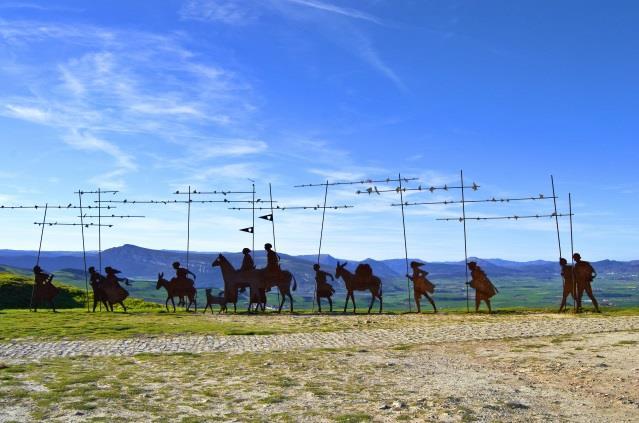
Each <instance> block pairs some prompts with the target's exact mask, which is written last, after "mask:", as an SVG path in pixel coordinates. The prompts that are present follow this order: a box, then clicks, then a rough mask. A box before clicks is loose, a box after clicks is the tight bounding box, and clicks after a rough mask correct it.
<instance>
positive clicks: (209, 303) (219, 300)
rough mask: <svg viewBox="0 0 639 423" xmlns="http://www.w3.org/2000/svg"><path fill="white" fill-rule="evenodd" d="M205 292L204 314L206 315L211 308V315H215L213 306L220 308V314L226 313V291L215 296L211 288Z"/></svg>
mask: <svg viewBox="0 0 639 423" xmlns="http://www.w3.org/2000/svg"><path fill="white" fill-rule="evenodd" d="M204 291H205V292H206V306H205V307H204V313H203V314H206V309H207V308H211V314H213V304H217V305H219V306H220V311H218V314H220V313H222V312H225V313H226V295H225V293H224V291H222V292H220V293H219V294H218V295H213V294H212V293H211V291H212V289H211V288H206V289H205V290H204Z"/></svg>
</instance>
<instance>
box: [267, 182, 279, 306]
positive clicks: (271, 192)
mask: <svg viewBox="0 0 639 423" xmlns="http://www.w3.org/2000/svg"><path fill="white" fill-rule="evenodd" d="M268 195H269V199H270V203H271V227H272V228H273V250H274V251H275V254H277V248H276V247H275V216H274V215H273V189H272V187H271V183H270V182H269V183H268ZM277 304H278V305H279V304H280V290H279V289H278V290H277Z"/></svg>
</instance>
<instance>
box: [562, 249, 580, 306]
mask: <svg viewBox="0 0 639 423" xmlns="http://www.w3.org/2000/svg"><path fill="white" fill-rule="evenodd" d="M559 265H560V266H561V277H562V278H563V281H564V292H563V295H562V297H561V304H559V313H561V312H562V311H566V300H567V299H568V296H569V295H570V296H572V300H573V301H575V304H576V301H577V294H576V292H577V286H576V285H577V279H576V278H575V275H574V269H573V267H572V266H571V265H569V264H568V260H566V259H565V258H563V257H562V258H560V259H559Z"/></svg>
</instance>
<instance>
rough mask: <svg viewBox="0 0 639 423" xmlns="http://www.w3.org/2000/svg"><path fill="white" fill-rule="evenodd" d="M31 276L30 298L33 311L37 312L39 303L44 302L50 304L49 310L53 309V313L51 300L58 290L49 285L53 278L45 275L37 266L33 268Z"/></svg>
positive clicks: (53, 305) (53, 306)
mask: <svg viewBox="0 0 639 423" xmlns="http://www.w3.org/2000/svg"><path fill="white" fill-rule="evenodd" d="M33 276H34V286H33V296H32V298H31V303H32V305H33V310H34V311H38V303H39V302H41V301H46V302H48V303H49V304H51V308H52V309H53V311H55V304H54V303H53V299H54V298H55V297H56V296H57V295H58V292H59V290H58V288H56V287H55V286H54V285H53V284H52V283H51V281H52V280H53V278H54V277H55V276H54V275H50V274H48V273H46V272H45V271H43V270H42V268H41V267H40V266H38V265H36V266H34V267H33Z"/></svg>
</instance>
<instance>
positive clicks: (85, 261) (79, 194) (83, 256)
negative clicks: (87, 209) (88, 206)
mask: <svg viewBox="0 0 639 423" xmlns="http://www.w3.org/2000/svg"><path fill="white" fill-rule="evenodd" d="M78 200H79V202H80V230H81V231H82V259H83V260H84V289H85V291H86V300H87V313H88V312H89V276H88V275H87V249H86V246H85V243H84V216H83V213H82V191H81V190H78ZM99 207H100V200H99V197H98V210H100V208H99ZM99 228H100V227H99V226H98V229H99ZM100 272H101V270H100ZM100 305H101V304H100Z"/></svg>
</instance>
